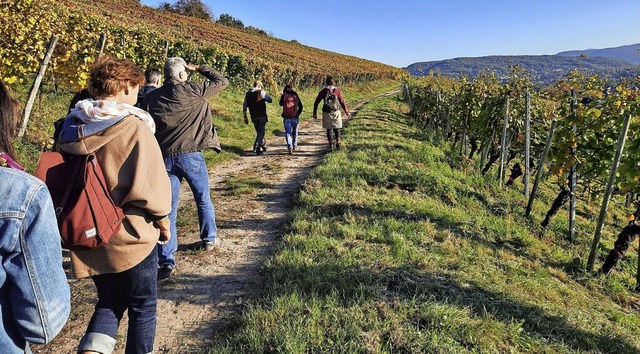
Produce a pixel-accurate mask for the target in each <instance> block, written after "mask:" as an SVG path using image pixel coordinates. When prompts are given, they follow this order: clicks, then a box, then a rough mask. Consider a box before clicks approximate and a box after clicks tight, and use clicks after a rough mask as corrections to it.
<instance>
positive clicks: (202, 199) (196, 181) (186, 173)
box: [158, 151, 218, 267]
mask: <svg viewBox="0 0 640 354" xmlns="http://www.w3.org/2000/svg"><path fill="white" fill-rule="evenodd" d="M164 166H165V168H166V169H167V173H168V174H169V180H170V181H171V213H170V214H169V220H170V221H171V238H170V239H169V241H168V242H167V243H166V244H165V245H158V264H159V265H161V266H163V265H168V266H171V267H175V265H176V260H175V257H174V253H175V252H176V251H177V250H178V227H177V226H176V220H177V214H178V202H179V200H180V183H181V182H182V179H183V178H184V179H186V180H187V183H188V184H189V187H190V188H191V191H192V192H193V197H194V199H195V201H196V206H197V208H198V222H199V223H200V239H201V240H202V241H206V242H212V241H215V239H216V237H217V234H218V229H217V228H216V213H215V210H214V208H213V203H212V202H211V194H210V192H209V171H208V170H207V164H206V163H205V161H204V156H202V153H201V152H199V151H197V152H190V153H186V154H179V155H174V156H170V157H165V159H164Z"/></svg>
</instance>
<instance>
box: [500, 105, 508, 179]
mask: <svg viewBox="0 0 640 354" xmlns="http://www.w3.org/2000/svg"><path fill="white" fill-rule="evenodd" d="M507 128H509V97H507V98H506V99H505V101H504V124H503V125H502V142H501V143H500V168H499V172H498V178H499V179H500V184H499V186H500V188H502V180H503V179H504V168H505V166H504V165H505V162H506V159H507V152H506V150H507Z"/></svg>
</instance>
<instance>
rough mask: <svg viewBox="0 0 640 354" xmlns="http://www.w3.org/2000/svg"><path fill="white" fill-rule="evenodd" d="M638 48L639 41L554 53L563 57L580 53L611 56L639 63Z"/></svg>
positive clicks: (603, 56)
mask: <svg viewBox="0 0 640 354" xmlns="http://www.w3.org/2000/svg"><path fill="white" fill-rule="evenodd" d="M638 50H640V43H636V44H631V45H624V46H621V47H615V48H605V49H585V50H571V51H566V52H560V53H558V54H556V55H559V56H563V57H578V56H580V55H582V54H586V55H588V56H589V57H599V58H612V59H618V60H622V61H626V62H627V63H629V64H633V65H640V53H638Z"/></svg>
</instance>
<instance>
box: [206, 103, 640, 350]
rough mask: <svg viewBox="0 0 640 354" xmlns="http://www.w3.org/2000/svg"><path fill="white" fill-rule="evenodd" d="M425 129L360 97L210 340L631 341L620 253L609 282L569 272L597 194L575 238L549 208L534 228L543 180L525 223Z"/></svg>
mask: <svg viewBox="0 0 640 354" xmlns="http://www.w3.org/2000/svg"><path fill="white" fill-rule="evenodd" d="M431 141H433V139H432V138H431V137H430V136H429V134H428V133H425V132H423V131H420V130H418V129H416V128H414V127H412V126H411V124H409V120H407V119H406V118H405V116H404V115H403V114H402V106H401V105H400V104H399V103H398V102H396V101H394V99H393V98H388V99H384V100H378V101H375V102H373V103H371V104H369V105H366V106H365V107H364V108H363V110H361V111H360V113H359V114H358V116H357V118H356V119H354V120H352V121H350V122H349V126H348V127H347V128H346V129H345V131H344V142H345V148H344V149H343V150H341V151H336V152H333V153H331V154H329V155H327V157H326V158H325V160H324V162H323V163H322V164H321V165H320V166H318V167H317V168H316V169H315V170H314V171H313V172H312V173H311V175H310V176H309V180H308V181H307V183H305V187H304V190H302V191H301V193H300V195H299V197H298V199H297V201H296V204H295V208H294V210H293V211H292V212H291V218H290V219H291V222H290V225H289V227H288V230H287V232H286V234H284V235H283V237H282V238H281V240H280V242H279V245H278V248H277V252H276V254H275V255H274V256H273V257H272V258H271V259H270V260H269V261H268V262H267V264H266V265H265V274H266V284H265V289H264V290H263V291H261V292H259V293H258V294H256V296H255V297H254V298H253V299H252V300H251V301H250V304H249V305H248V306H247V309H246V311H245V312H244V313H243V314H242V315H241V316H240V317H239V318H237V319H236V320H235V322H234V323H233V325H231V326H230V327H229V328H228V329H227V331H226V332H223V333H218V334H216V337H215V338H214V340H215V341H216V345H215V346H214V347H213V348H211V349H210V352H211V353H240V352H242V353H264V352H268V353H275V352H278V353H305V352H309V353H398V352H400V353H467V352H468V353H503V352H515V353H521V352H531V353H587V352H589V353H614V352H615V353H637V352H639V351H640V335H639V334H638V333H640V332H639V330H640V318H639V316H638V315H639V312H638V310H637V305H636V303H637V297H636V295H635V294H634V293H632V292H631V291H630V289H632V288H633V286H634V285H635V282H634V279H633V278H634V274H635V270H634V269H633V268H634V267H633V265H634V264H635V262H636V261H637V257H636V256H635V255H634V254H633V253H634V252H630V253H629V257H627V258H626V259H625V260H623V262H622V266H621V269H618V270H617V271H616V272H615V273H614V274H613V275H612V276H610V277H609V278H606V279H603V278H598V277H595V278H594V277H591V276H590V275H588V274H586V273H585V272H584V271H583V270H582V269H583V267H584V263H585V259H586V256H587V255H588V251H589V246H590V239H591V237H592V234H593V231H592V230H593V226H594V219H595V215H597V210H598V207H597V204H593V203H591V204H588V203H581V205H580V208H579V210H578V214H579V216H580V217H579V218H578V238H577V239H576V240H575V241H574V242H572V243H570V242H567V241H566V239H565V235H566V233H567V226H566V225H564V224H565V223H566V222H565V220H566V213H565V212H564V211H562V212H560V213H559V214H558V215H557V216H556V218H555V219H554V220H553V222H552V224H551V226H550V228H549V230H548V231H547V232H546V234H545V235H544V238H542V239H539V238H538V235H539V231H540V230H538V228H539V227H538V226H537V225H538V224H539V221H540V220H541V219H542V217H543V216H544V213H546V209H547V208H548V206H549V203H550V202H551V200H552V199H553V198H554V197H555V193H557V191H556V187H554V185H553V181H552V179H548V180H547V182H545V185H544V186H543V188H542V189H541V190H542V195H541V197H540V199H539V201H537V202H536V203H535V205H534V211H533V216H534V218H533V219H532V220H526V219H525V218H524V217H523V214H524V209H525V207H526V200H525V198H524V197H523V196H522V193H521V192H520V191H518V189H517V188H509V189H504V190H503V189H500V188H499V187H498V185H497V181H495V178H494V176H495V174H493V173H492V174H491V176H490V175H489V174H487V175H486V176H481V175H480V174H479V173H478V172H476V171H477V168H475V166H474V164H475V161H466V160H465V159H462V158H458V157H455V154H452V153H451V152H450V149H449V147H448V145H447V144H445V143H441V142H439V143H437V144H432V143H430V142H431ZM516 185H518V184H516ZM518 186H519V187H521V184H520V185H518ZM618 207H619V206H618ZM616 223H617V225H623V224H624V221H623V215H622V214H621V213H614V215H613V216H611V217H610V218H609V220H608V224H607V227H606V229H605V235H606V237H605V239H604V240H603V246H602V247H601V254H600V256H601V258H602V256H603V254H604V252H605V251H606V250H607V248H608V247H610V245H611V244H612V242H613V239H614V237H615V234H616V232H617V229H618V228H619V226H618V227H616V226H615V224H616ZM600 262H601V260H599V262H598V264H600Z"/></svg>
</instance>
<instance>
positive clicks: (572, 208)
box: [569, 90, 578, 242]
mask: <svg viewBox="0 0 640 354" xmlns="http://www.w3.org/2000/svg"><path fill="white" fill-rule="evenodd" d="M577 110H578V107H577V97H576V90H571V114H572V115H573V119H574V122H575V119H576V115H577ZM573 138H574V139H577V138H578V126H577V125H576V124H575V123H574V124H573ZM576 151H577V146H575V144H572V145H571V157H573V164H571V172H570V176H569V196H570V199H569V242H573V240H575V237H576V186H577V184H578V173H577V171H576V167H577V163H576Z"/></svg>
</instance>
